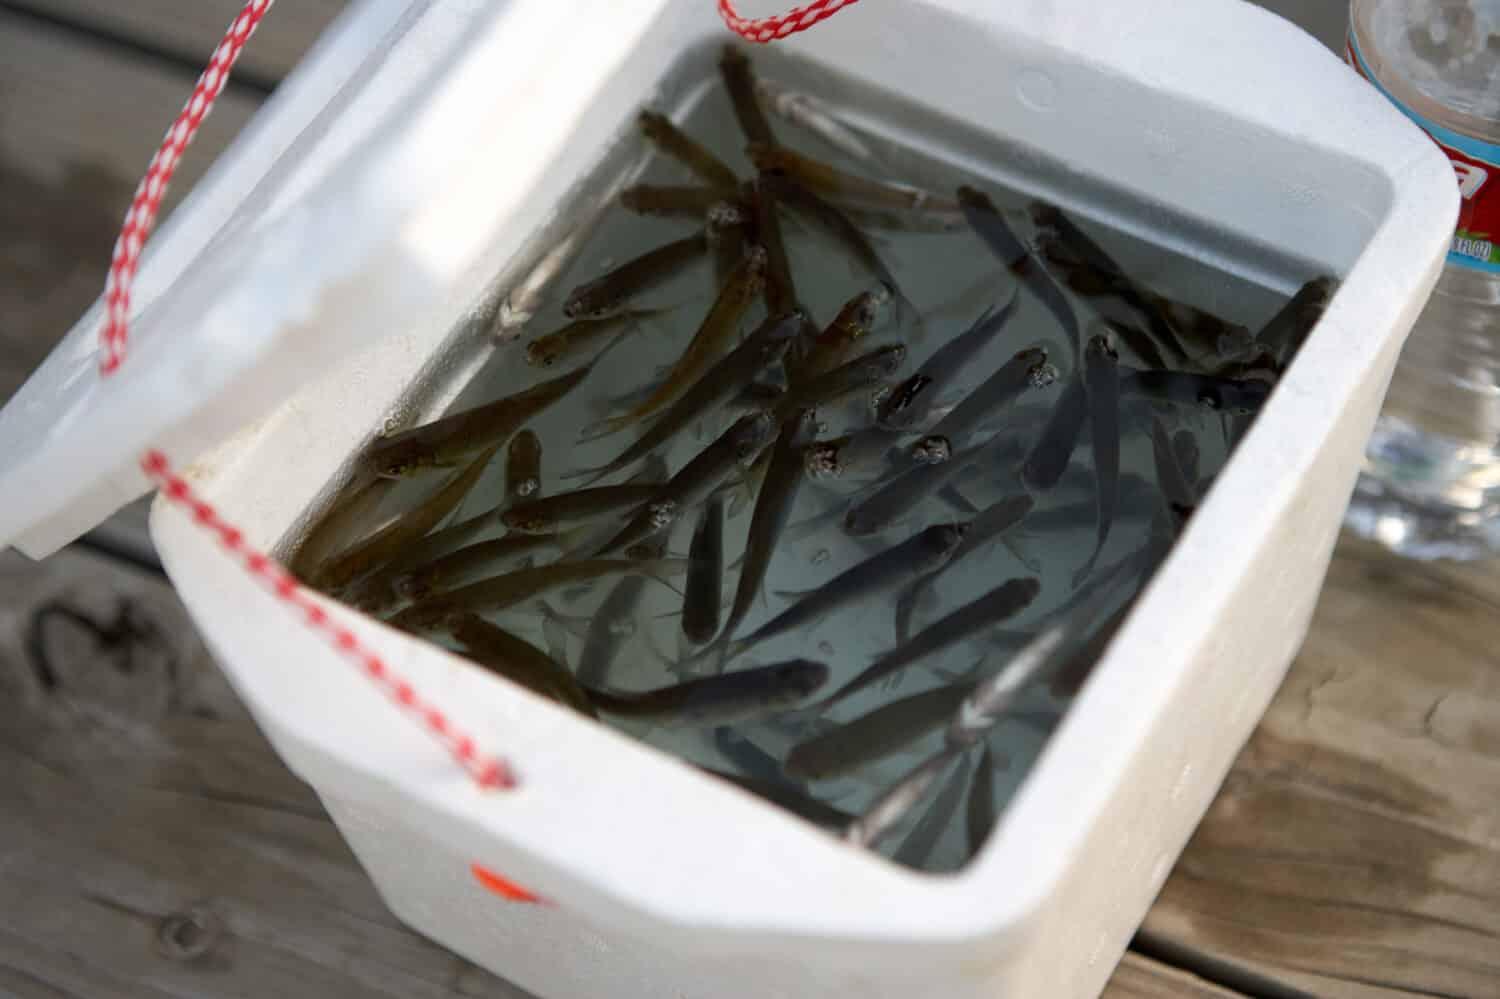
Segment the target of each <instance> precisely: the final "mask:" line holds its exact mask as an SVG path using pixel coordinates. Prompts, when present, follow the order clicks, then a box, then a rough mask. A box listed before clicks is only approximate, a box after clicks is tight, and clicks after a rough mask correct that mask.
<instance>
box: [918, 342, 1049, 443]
mask: <svg viewBox="0 0 1500 999" xmlns="http://www.w3.org/2000/svg"><path fill="white" fill-rule="evenodd" d="M1056 380H1057V369H1056V368H1054V367H1052V365H1051V364H1049V363H1048V362H1047V352H1046V351H1045V350H1043V349H1041V348H1040V347H1028V348H1026V349H1025V350H1022V351H1019V352H1018V353H1016V354H1015V356H1013V357H1012V358H1011V359H1010V360H1008V361H1006V362H1005V363H1004V364H1002V365H1001V366H1000V367H998V368H996V369H995V372H994V374H992V375H990V376H989V377H988V378H986V379H985V380H984V381H983V382H981V383H980V384H979V386H978V387H977V388H975V389H974V390H973V391H972V392H970V393H969V394H968V395H966V396H964V398H963V399H962V401H960V402H959V404H958V405H957V406H954V407H953V408H952V409H951V410H949V411H948V413H947V415H945V416H944V417H943V418H942V419H941V420H939V421H938V422H937V423H936V424H934V425H933V427H932V429H931V430H929V431H928V433H929V434H930V435H932V436H935V437H943V438H946V439H947V440H949V441H960V442H962V441H965V440H966V439H967V438H968V437H969V435H971V434H972V433H973V432H974V429H975V428H976V427H978V426H979V424H980V423H982V422H984V421H985V420H987V419H989V418H990V417H992V416H994V415H995V414H996V413H998V412H999V411H1000V410H1002V409H1004V408H1005V407H1006V406H1009V405H1010V404H1011V403H1013V402H1015V401H1016V400H1017V399H1019V398H1020V397H1021V395H1022V394H1023V393H1024V392H1025V391H1026V390H1027V389H1034V388H1046V387H1047V386H1048V385H1051V384H1052V383H1053V382H1054V381H1056Z"/></svg>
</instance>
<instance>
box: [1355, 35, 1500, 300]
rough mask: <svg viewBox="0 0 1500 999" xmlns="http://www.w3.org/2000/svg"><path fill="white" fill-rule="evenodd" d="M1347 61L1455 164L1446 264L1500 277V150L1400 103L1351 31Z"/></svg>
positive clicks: (1499, 147)
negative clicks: (1453, 220) (1457, 200)
mask: <svg viewBox="0 0 1500 999" xmlns="http://www.w3.org/2000/svg"><path fill="white" fill-rule="evenodd" d="M1344 58H1345V59H1346V60H1347V61H1348V63H1349V65H1350V66H1353V67H1354V70H1355V72H1357V73H1358V74H1359V75H1360V76H1362V77H1364V78H1365V79H1366V80H1368V81H1369V82H1370V83H1371V84H1372V85H1373V86H1374V87H1375V89H1376V90H1379V91H1380V92H1381V93H1382V94H1383V95H1385V98H1386V100H1388V101H1390V102H1391V103H1392V104H1394V105H1396V107H1398V108H1400V109H1401V112H1402V113H1403V114H1405V115H1406V116H1407V117H1408V118H1410V119H1411V120H1412V121H1414V122H1416V123H1417V125H1419V126H1420V127H1421V129H1422V131H1424V132H1426V133H1427V134H1428V136H1429V137H1430V138H1431V139H1432V141H1433V142H1436V143H1437V144H1438V148H1439V149H1441V150H1442V151H1443V152H1444V153H1446V154H1447V155H1448V159H1449V160H1450V161H1451V162H1452V163H1453V172H1454V174H1455V175H1456V176H1457V178H1458V193H1459V194H1460V195H1461V196H1462V198H1463V201H1462V203H1461V205H1460V207H1459V210H1458V228H1457V229H1456V230H1455V231H1454V233H1453V246H1452V247H1451V248H1450V249H1449V251H1448V262H1449V263H1450V264H1459V265H1462V266H1464V267H1471V268H1474V269H1475V270H1482V271H1489V272H1491V273H1500V247H1497V246H1496V241H1497V240H1500V146H1497V145H1493V144H1491V143H1488V142H1481V141H1480V140H1479V139H1474V138H1471V137H1469V136H1467V135H1460V134H1459V133H1457V132H1455V131H1453V130H1452V129H1449V128H1444V127H1443V126H1442V125H1439V124H1438V123H1437V122H1435V121H1432V120H1430V119H1428V118H1424V117H1423V116H1422V115H1420V114H1418V113H1417V112H1415V111H1413V110H1412V109H1411V108H1409V107H1407V106H1406V105H1405V104H1402V103H1401V102H1400V101H1398V100H1397V99H1396V98H1395V97H1394V96H1393V95H1392V94H1391V92H1390V91H1389V90H1387V89H1386V88H1385V87H1384V86H1382V85H1381V83H1380V81H1379V80H1377V79H1375V74H1373V73H1371V72H1370V67H1369V64H1367V63H1366V62H1365V57H1364V54H1363V53H1361V52H1360V49H1359V40H1358V39H1356V38H1355V37H1354V31H1353V29H1352V28H1351V29H1350V31H1349V36H1348V43H1347V45H1346V47H1345V52H1344Z"/></svg>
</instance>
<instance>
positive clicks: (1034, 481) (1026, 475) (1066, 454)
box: [1021, 371, 1088, 493]
mask: <svg viewBox="0 0 1500 999" xmlns="http://www.w3.org/2000/svg"><path fill="white" fill-rule="evenodd" d="M1087 418H1088V393H1087V392H1086V391H1085V389H1084V384H1083V373H1082V372H1081V371H1080V372H1075V373H1074V375H1073V376H1072V377H1071V378H1069V379H1068V384H1067V387H1066V388H1064V389H1063V393H1062V395H1061V396H1059V397H1058V400H1057V404H1056V405H1055V406H1054V407H1053V409H1052V415H1051V416H1049V417H1048V418H1047V423H1046V425H1045V426H1044V427H1043V428H1042V434H1041V436H1040V437H1038V438H1037V441H1036V444H1035V445H1033V446H1032V448H1031V452H1030V453H1029V454H1028V455H1027V456H1026V460H1025V461H1024V462H1023V463H1022V464H1021V482H1022V483H1023V484H1024V485H1025V486H1026V488H1027V489H1030V490H1031V491H1032V492H1037V493H1044V492H1047V491H1048V490H1050V489H1051V488H1052V487H1053V486H1055V485H1057V480H1058V479H1060V478H1062V473H1063V471H1064V470H1065V469H1066V468H1067V467H1068V462H1069V461H1071V460H1072V458H1073V449H1074V448H1076V447H1077V446H1078V437H1079V434H1080V433H1082V431H1083V425H1084V423H1085V422H1086V421H1087Z"/></svg>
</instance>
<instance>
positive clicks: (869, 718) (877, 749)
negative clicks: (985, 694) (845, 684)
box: [786, 684, 973, 781]
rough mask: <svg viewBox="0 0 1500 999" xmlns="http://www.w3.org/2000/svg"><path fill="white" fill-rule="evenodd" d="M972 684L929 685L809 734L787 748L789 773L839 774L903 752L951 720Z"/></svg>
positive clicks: (797, 775) (818, 778) (828, 777)
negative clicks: (831, 726) (935, 686)
mask: <svg viewBox="0 0 1500 999" xmlns="http://www.w3.org/2000/svg"><path fill="white" fill-rule="evenodd" d="M972 686H973V685H972V684H968V685H965V684H952V685H949V686H946V687H937V688H934V689H932V690H924V691H923V692H922V693H920V694H912V695H911V696H909V697H903V698H902V699H901V700H899V701H892V702H891V703H890V704H886V705H882V706H881V707H878V708H876V709H875V710H874V711H871V712H869V713H868V714H865V715H861V716H860V717H858V718H856V719H854V720H853V721H850V722H846V723H844V724H842V725H839V726H838V727H836V728H832V729H829V730H828V731H826V732H821V733H819V734H817V735H815V736H812V737H811V738H808V739H804V740H803V741H801V742H799V743H797V744H796V745H795V746H793V747H792V748H791V750H790V751H789V752H788V753H787V757H786V773H787V776H789V777H794V778H796V779H798V780H811V781H821V780H833V779H834V778H836V777H845V776H848V775H849V774H852V773H854V772H856V771H858V770H860V769H862V768H863V767H866V766H869V765H870V764H872V763H876V762H878V761H880V760H883V759H885V758H886V757H888V756H891V755H893V754H895V753H899V752H901V751H902V750H904V749H906V748H908V747H909V746H911V744H912V743H914V742H917V741H918V740H919V739H921V738H922V737H923V736H926V735H928V734H929V733H931V732H936V731H937V730H938V729H940V728H942V727H943V726H944V725H946V724H948V722H949V721H951V720H952V718H953V713H954V712H955V711H957V710H958V706H959V705H960V704H962V703H963V702H964V698H966V697H968V696H969V691H970V689H971V688H972Z"/></svg>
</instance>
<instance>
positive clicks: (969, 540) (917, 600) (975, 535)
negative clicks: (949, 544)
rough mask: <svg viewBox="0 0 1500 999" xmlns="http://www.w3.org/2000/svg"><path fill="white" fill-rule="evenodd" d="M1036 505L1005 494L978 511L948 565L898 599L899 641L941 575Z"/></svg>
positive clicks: (1028, 499) (1027, 498)
mask: <svg viewBox="0 0 1500 999" xmlns="http://www.w3.org/2000/svg"><path fill="white" fill-rule="evenodd" d="M1035 506H1036V501H1035V500H1033V499H1032V498H1031V497H1030V496H1028V495H1027V494H1025V493H1021V494H1020V495H1017V496H1003V497H1001V498H1000V499H998V500H996V501H995V502H993V503H991V504H990V505H989V506H987V507H985V508H984V509H983V510H981V511H979V512H978V513H976V514H975V515H974V517H973V519H972V520H970V521H969V530H968V533H967V534H965V535H964V541H963V544H961V545H959V546H958V550H957V551H955V552H954V553H953V557H952V558H951V559H949V560H948V562H947V564H946V565H944V566H943V567H942V569H940V570H939V571H938V572H936V573H933V574H932V575H930V576H924V577H923V578H921V579H919V580H917V581H916V582H915V583H913V584H912V585H911V586H910V587H909V588H908V589H907V590H906V591H905V592H904V593H902V594H901V596H900V597H898V598H897V600H896V612H895V621H896V641H898V642H905V641H906V640H907V638H908V637H909V636H910V634H911V619H912V616H913V615H914V614H915V613H916V610H917V607H918V606H919V605H920V604H921V602H922V599H923V597H925V596H926V595H927V593H928V592H929V591H930V590H931V589H932V586H933V584H934V583H935V582H936V581H937V578H938V576H940V575H941V574H942V573H943V572H944V571H946V570H948V569H951V568H952V567H953V566H956V565H957V564H958V563H960V562H962V561H963V560H964V559H965V558H967V557H968V556H969V555H970V554H972V553H973V552H976V551H979V550H980V549H981V548H983V547H984V546H986V545H988V544H989V543H990V542H992V541H996V540H1003V539H1004V535H1005V534H1006V533H1007V532H1008V531H1010V530H1012V529H1014V528H1015V527H1017V526H1018V525H1019V524H1020V523H1021V522H1022V521H1023V520H1025V519H1026V517H1027V516H1028V515H1029V514H1030V513H1031V511H1032V509H1033V507H1035Z"/></svg>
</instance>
